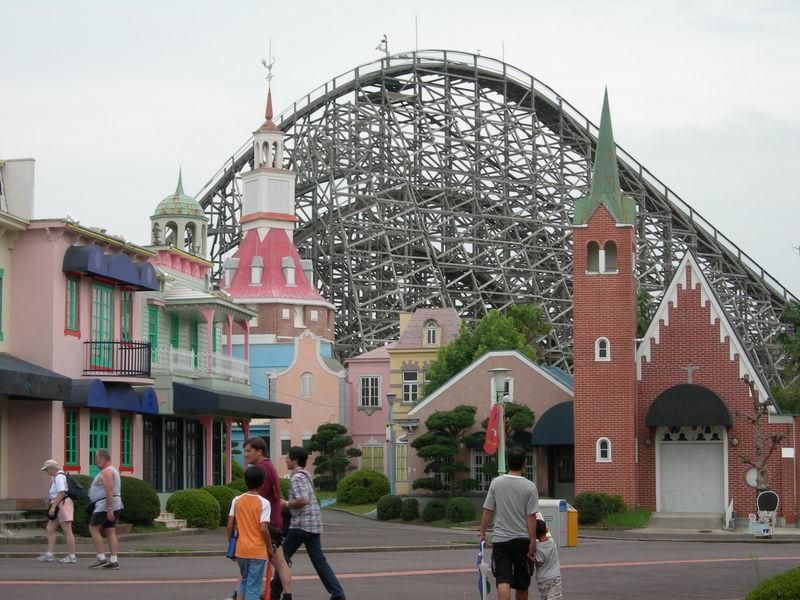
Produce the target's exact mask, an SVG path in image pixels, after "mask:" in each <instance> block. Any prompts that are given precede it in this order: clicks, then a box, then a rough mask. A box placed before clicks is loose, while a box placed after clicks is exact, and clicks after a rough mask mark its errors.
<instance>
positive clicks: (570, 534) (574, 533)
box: [567, 504, 578, 548]
mask: <svg viewBox="0 0 800 600" xmlns="http://www.w3.org/2000/svg"><path fill="white" fill-rule="evenodd" d="M577 545H578V511H577V510H575V507H574V506H572V505H571V504H567V546H569V547H570V548H574V547H576V546H577Z"/></svg>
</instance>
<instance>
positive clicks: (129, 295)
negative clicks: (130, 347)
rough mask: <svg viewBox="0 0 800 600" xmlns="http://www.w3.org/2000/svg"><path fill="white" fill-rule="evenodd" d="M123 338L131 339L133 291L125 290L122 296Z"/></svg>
mask: <svg viewBox="0 0 800 600" xmlns="http://www.w3.org/2000/svg"><path fill="white" fill-rule="evenodd" d="M121 304H122V327H121V329H122V339H123V340H128V341H129V340H130V339H131V327H132V325H133V292H128V291H123V292H122V298H121Z"/></svg>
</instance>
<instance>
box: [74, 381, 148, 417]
mask: <svg viewBox="0 0 800 600" xmlns="http://www.w3.org/2000/svg"><path fill="white" fill-rule="evenodd" d="M64 406H71V407H86V408H100V409H106V410H119V411H123V412H134V413H141V414H147V415H157V414H158V397H157V396H156V393H155V390H153V388H152V387H147V388H145V387H142V388H138V389H136V388H133V387H132V386H131V385H129V384H127V383H104V382H102V381H100V380H99V379H74V380H73V381H72V394H71V396H70V398H69V400H67V401H66V402H64Z"/></svg>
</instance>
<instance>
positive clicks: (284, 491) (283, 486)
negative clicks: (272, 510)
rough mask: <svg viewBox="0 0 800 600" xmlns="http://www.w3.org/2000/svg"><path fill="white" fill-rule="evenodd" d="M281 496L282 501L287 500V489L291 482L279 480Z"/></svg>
mask: <svg viewBox="0 0 800 600" xmlns="http://www.w3.org/2000/svg"><path fill="white" fill-rule="evenodd" d="M280 482H281V496H283V499H284V500H288V499H289V489H290V488H291V487H292V482H291V480H289V479H284V478H281V480H280Z"/></svg>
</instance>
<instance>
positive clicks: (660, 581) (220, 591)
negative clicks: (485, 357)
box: [0, 540, 800, 600]
mask: <svg viewBox="0 0 800 600" xmlns="http://www.w3.org/2000/svg"><path fill="white" fill-rule="evenodd" d="M387 541H388V540H387ZM329 558H330V560H331V563H332V564H333V566H334V568H335V570H336V571H337V573H338V574H339V575H340V577H341V578H342V582H343V584H344V586H345V590H346V592H347V597H348V598H349V599H350V600H375V599H376V598H379V599H380V600H395V599H397V600H400V599H403V600H406V599H408V598H419V599H420V600H427V599H429V598H430V599H433V598H436V599H454V600H466V599H470V600H474V599H477V597H478V594H477V588H476V585H475V574H474V567H473V565H474V552H473V551H468V550H424V551H423V550H420V551H394V552H357V553H337V554H332V555H330V557H329ZM561 560H562V566H563V577H564V590H565V595H566V597H567V598H570V599H574V598H577V599H590V598H591V599H593V600H596V599H598V598H613V599H621V600H627V599H631V600H633V599H637V600H638V599H640V598H648V599H650V598H664V599H667V598H669V599H674V598H681V597H684V598H708V599H714V600H733V599H738V598H743V597H744V596H745V594H746V593H747V591H748V590H750V589H751V588H752V587H753V586H754V585H755V584H756V583H757V582H758V581H759V579H763V578H765V577H769V576H770V575H773V574H775V573H778V572H782V571H785V570H788V569H790V568H793V567H795V566H797V565H799V564H800V544H795V543H793V544H776V545H768V544H760V545H751V544H735V543H732V544H699V543H680V542H637V541H630V540H585V541H582V542H581V545H580V546H579V547H578V548H572V549H563V550H562V553H561ZM88 563H89V561H88V560H83V561H82V564H79V565H76V566H71V565H59V564H42V563H37V562H36V561H34V560H32V559H21V558H20V559H0V598H4V599H5V598H9V599H11V598H13V599H14V600H29V599H30V600H33V599H37V600H38V599H40V598H59V600H71V599H76V600H77V599H80V600H94V599H100V598H102V599H104V600H107V599H109V598H110V599H113V600H128V599H130V600H141V599H144V598H159V599H162V598H169V599H175V600H183V599H186V600H189V599H191V600H198V599H199V600H211V599H215V600H219V599H221V598H224V597H226V595H227V594H228V593H229V591H230V590H231V589H232V588H233V587H234V585H235V583H234V582H235V576H236V570H235V567H234V565H233V564H231V563H230V562H229V561H227V560H226V559H224V558H216V557H205V558H201V557H191V558H177V557H172V558H128V559H125V560H123V561H121V564H122V568H121V569H120V571H116V572H100V573H98V572H95V571H90V570H88V569H87V568H86V565H88ZM294 574H295V577H296V583H295V598H298V599H301V600H302V599H312V598H313V599H320V600H324V599H325V598H327V596H326V594H325V592H324V590H323V589H322V586H321V585H320V584H319V581H318V580H317V579H316V576H315V575H314V574H313V570H312V569H311V565H310V563H309V562H308V560H307V558H306V557H305V556H298V557H297V558H296V560H295V565H294ZM531 598H532V599H535V598H536V593H535V592H532V593H531Z"/></svg>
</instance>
